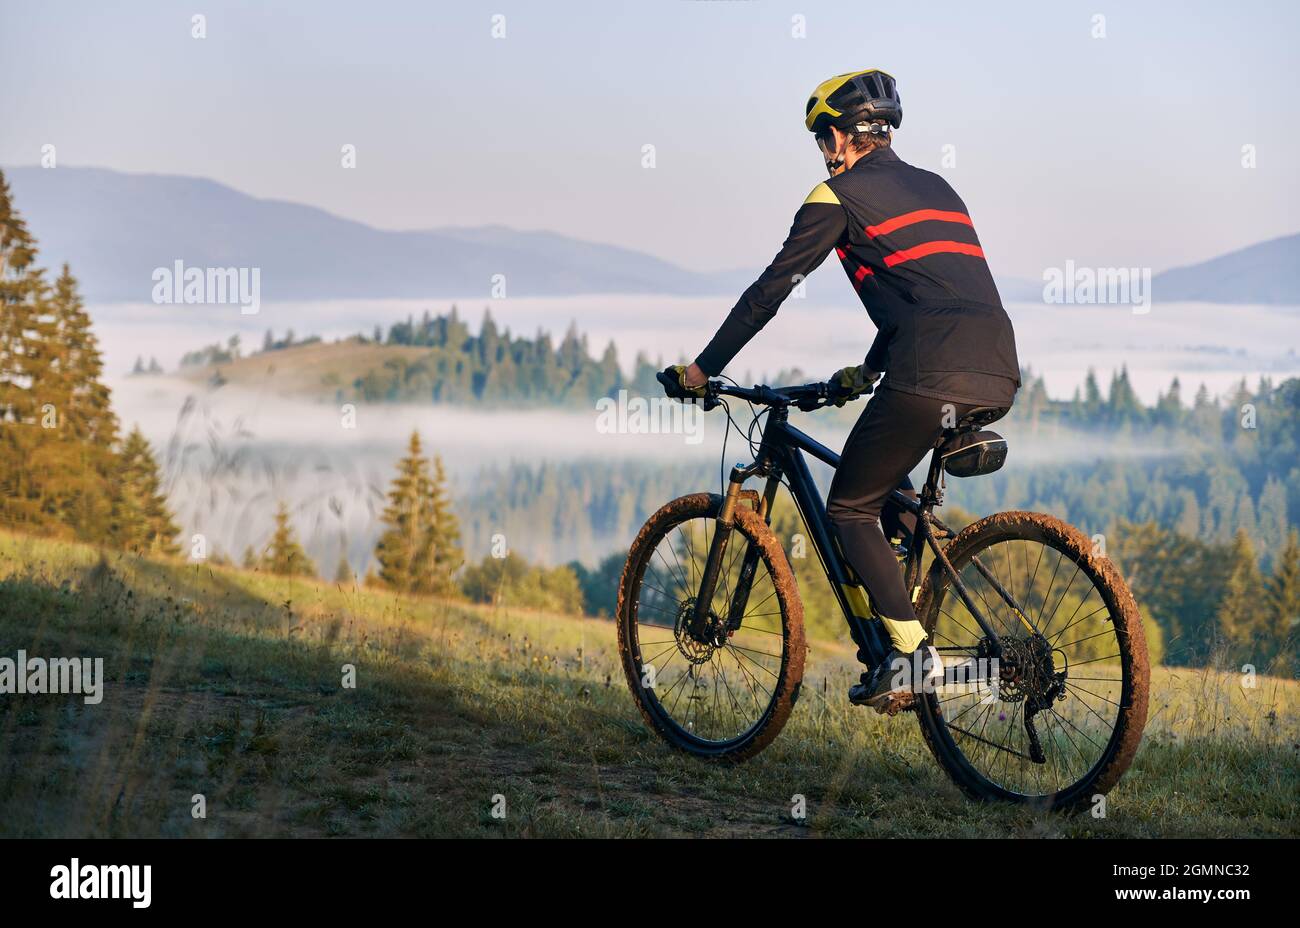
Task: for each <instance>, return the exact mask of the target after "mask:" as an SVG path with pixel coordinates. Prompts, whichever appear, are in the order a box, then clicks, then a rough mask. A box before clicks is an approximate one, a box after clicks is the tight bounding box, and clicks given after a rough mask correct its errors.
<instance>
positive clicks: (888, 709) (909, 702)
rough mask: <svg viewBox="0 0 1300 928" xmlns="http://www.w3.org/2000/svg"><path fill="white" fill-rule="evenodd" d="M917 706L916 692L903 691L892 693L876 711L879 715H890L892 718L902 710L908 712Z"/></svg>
mask: <svg viewBox="0 0 1300 928" xmlns="http://www.w3.org/2000/svg"><path fill="white" fill-rule="evenodd" d="M915 708H916V694H915V693H908V692H901V693H890V694H889V696H887V697H886V698H885V700H884V701H883V702H881V703H880V705H878V706H876V712H877V713H878V714H879V715H888V716H889V717H890V718H891V719H892V718H893V717H894V716H896V715H898V713H900V712H907V711H910V710H913V709H915Z"/></svg>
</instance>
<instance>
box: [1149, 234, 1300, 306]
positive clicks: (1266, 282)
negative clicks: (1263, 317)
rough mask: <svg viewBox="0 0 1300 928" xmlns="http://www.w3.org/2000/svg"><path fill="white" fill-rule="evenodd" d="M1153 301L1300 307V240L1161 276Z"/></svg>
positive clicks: (1153, 285) (1245, 250) (1276, 241)
mask: <svg viewBox="0 0 1300 928" xmlns="http://www.w3.org/2000/svg"><path fill="white" fill-rule="evenodd" d="M1151 295H1152V296H1153V297H1154V298H1155V299H1157V300H1160V301H1162V302H1173V301H1176V300H1196V301H1198V302H1202V303H1286V304H1300V234H1297V235H1286V236H1283V237H1282V238H1275V239H1271V240H1270V241H1267V242H1260V243H1258V244H1256V245H1251V246H1249V247H1247V248H1243V249H1241V250H1240V251H1233V252H1229V253H1228V254H1226V255H1220V256H1219V257H1217V258H1211V259H1210V260H1209V261H1202V262H1201V263H1200V264H1193V265H1189V266H1188V267H1180V268H1174V269H1173V270H1169V271H1165V272H1163V273H1160V274H1157V275H1156V276H1155V277H1154V278H1153V279H1152V281H1151Z"/></svg>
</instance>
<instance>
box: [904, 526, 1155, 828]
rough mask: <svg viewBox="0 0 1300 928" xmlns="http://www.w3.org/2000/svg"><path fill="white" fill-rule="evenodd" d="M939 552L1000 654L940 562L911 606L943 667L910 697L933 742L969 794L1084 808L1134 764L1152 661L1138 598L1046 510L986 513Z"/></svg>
mask: <svg viewBox="0 0 1300 928" xmlns="http://www.w3.org/2000/svg"><path fill="white" fill-rule="evenodd" d="M944 550H945V554H946V555H947V557H948V558H949V560H950V561H951V562H952V565H953V567H954V568H955V569H956V570H957V572H958V574H959V576H960V577H961V580H962V583H963V584H964V585H965V586H966V588H967V590H968V592H969V593H970V596H971V597H972V599H973V601H974V603H975V605H976V606H977V607H978V608H979V611H980V613H981V614H983V615H984V616H985V618H986V619H988V620H989V622H990V623H991V624H992V625H993V627H994V630H995V631H996V632H997V634H998V637H999V638H1000V640H1001V642H1002V656H1001V658H1000V659H999V660H998V661H997V664H996V666H994V664H993V663H992V661H990V660H989V658H990V656H991V646H990V641H989V639H988V638H987V636H986V635H985V634H984V632H983V630H982V629H981V628H980V626H979V624H978V623H977V622H976V620H975V617H974V615H972V613H971V612H970V610H969V609H968V608H967V606H966V604H965V602H964V601H963V600H962V599H961V597H960V596H959V595H958V594H957V592H956V590H955V589H953V584H952V582H951V580H950V579H949V577H948V575H947V573H946V572H945V571H944V570H943V568H942V566H941V565H940V564H939V563H937V562H936V563H935V564H934V565H932V567H931V568H930V571H929V574H928V576H927V578H926V582H925V586H924V589H923V591H922V594H921V597H920V600H919V602H918V605H917V616H918V618H919V619H920V620H921V622H922V624H924V625H925V628H926V631H927V632H928V633H929V635H930V640H931V642H932V643H933V644H934V645H935V646H936V647H937V648H938V649H939V651H940V653H941V654H942V656H943V658H944V664H945V666H946V667H948V668H950V669H949V671H948V676H947V679H946V682H945V685H944V686H941V687H939V688H938V690H937V691H936V692H933V693H928V694H925V695H924V696H922V697H921V699H920V701H919V704H918V716H919V719H920V723H921V730H922V732H923V733H924V734H925V738H926V741H927V742H928V743H929V746H930V749H931V751H932V752H933V753H934V756H935V758H936V759H937V760H938V761H939V763H940V764H941V765H942V766H943V768H944V769H945V770H946V771H947V772H948V774H949V775H950V776H951V777H952V779H953V781H954V782H955V783H956V784H957V785H958V786H959V787H961V789H962V790H964V791H965V792H966V793H967V794H968V795H970V796H972V797H975V798H978V799H996V800H1004V801H1012V802H1019V803H1028V804H1034V805H1041V806H1043V807H1048V808H1078V807H1082V806H1085V805H1087V804H1088V803H1089V802H1091V801H1092V798H1093V797H1094V796H1096V795H1098V794H1104V793H1106V792H1107V791H1108V790H1110V788H1111V787H1113V786H1114V785H1115V783H1116V782H1117V781H1118V780H1119V778H1120V776H1121V775H1122V774H1123V773H1124V771H1125V770H1127V769H1128V766H1129V764H1130V763H1131V762H1132V760H1133V755H1134V753H1136V751H1137V747H1138V743H1139V741H1141V738H1142V729H1143V727H1144V726H1145V725H1146V718H1147V694H1148V689H1149V685H1150V671H1149V667H1148V663H1147V649H1146V638H1145V636H1144V634H1143V632H1142V621H1141V618H1140V616H1139V614H1138V610H1137V606H1136V604H1135V603H1134V601H1133V597H1132V594H1130V593H1129V590H1128V587H1127V586H1126V585H1125V583H1124V581H1123V579H1122V578H1121V577H1120V576H1119V573H1118V572H1117V571H1116V570H1115V568H1114V566H1113V565H1112V564H1111V562H1110V561H1109V560H1107V559H1106V558H1105V557H1102V556H1098V555H1096V554H1094V552H1093V550H1092V543H1091V541H1090V540H1089V539H1088V538H1087V537H1086V536H1084V535H1083V534H1082V533H1081V532H1080V531H1078V530H1077V529H1075V528H1073V527H1072V526H1069V525H1067V524H1066V523H1064V522H1062V521H1061V520H1060V519H1056V518H1054V517H1052V516H1048V515H1044V514H1042V513H1033V512H1005V513H999V514H997V515H993V516H989V517H988V518H986V519H982V520H980V521H979V522H976V523H974V524H973V525H971V526H970V527H968V528H967V529H965V530H964V531H962V532H961V533H960V534H958V535H957V537H956V538H955V539H953V540H952V542H951V543H950V544H949V545H948V546H947V548H945V549H944ZM977 562H978V565H982V566H983V567H984V568H985V570H986V571H987V574H986V573H985V572H982V571H981V570H980V569H979V566H977ZM998 586H1001V587H1002V589H1003V590H1005V591H1006V592H1007V593H1009V594H1010V597H1011V599H1012V600H1014V601H1015V602H1016V603H1018V604H1019V606H1020V611H1021V613H1022V614H1020V615H1017V613H1016V611H1015V610H1014V609H1013V608H1012V607H1011V606H1010V605H1009V604H1008V603H1007V602H1006V601H1005V599H1004V597H1003V596H1002V595H1001V593H999V591H998ZM958 668H959V669H958Z"/></svg>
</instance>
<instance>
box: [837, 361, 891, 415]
mask: <svg viewBox="0 0 1300 928" xmlns="http://www.w3.org/2000/svg"><path fill="white" fill-rule="evenodd" d="M879 378H880V375H879V374H877V373H876V372H875V371H869V370H867V367H866V365H865V364H859V365H858V366H857V367H842V368H840V369H839V370H838V371H836V372H835V373H834V374H832V375H831V379H830V383H831V385H832V386H834V387H835V389H836V392H837V396H836V399H835V405H836V406H843V405H844V404H845V403H847V402H848V401H849V400H851V399H856V398H857V397H859V396H861V395H862V394H863V393H869V392H871V385H872V384H874V383H875V382H876V381H877V380H878V379H879Z"/></svg>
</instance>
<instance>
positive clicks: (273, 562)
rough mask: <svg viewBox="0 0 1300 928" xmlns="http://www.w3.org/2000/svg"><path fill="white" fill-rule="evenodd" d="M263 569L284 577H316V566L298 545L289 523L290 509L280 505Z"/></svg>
mask: <svg viewBox="0 0 1300 928" xmlns="http://www.w3.org/2000/svg"><path fill="white" fill-rule="evenodd" d="M261 566H262V568H263V569H264V570H267V571H270V572H271V573H273V574H279V575H281V576H284V577H314V576H316V565H315V564H313V563H312V562H311V559H310V558H309V557H307V552H306V551H304V550H303V549H302V546H301V545H299V544H298V538H297V536H296V535H295V534H294V531H293V526H292V525H291V524H290V523H289V507H288V506H287V505H285V504H284V503H280V505H279V508H277V509H276V511H275V532H274V533H273V534H272V535H271V540H270V542H269V543H268V544H267V546H266V554H265V555H264V556H263V558H262V564H261Z"/></svg>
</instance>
